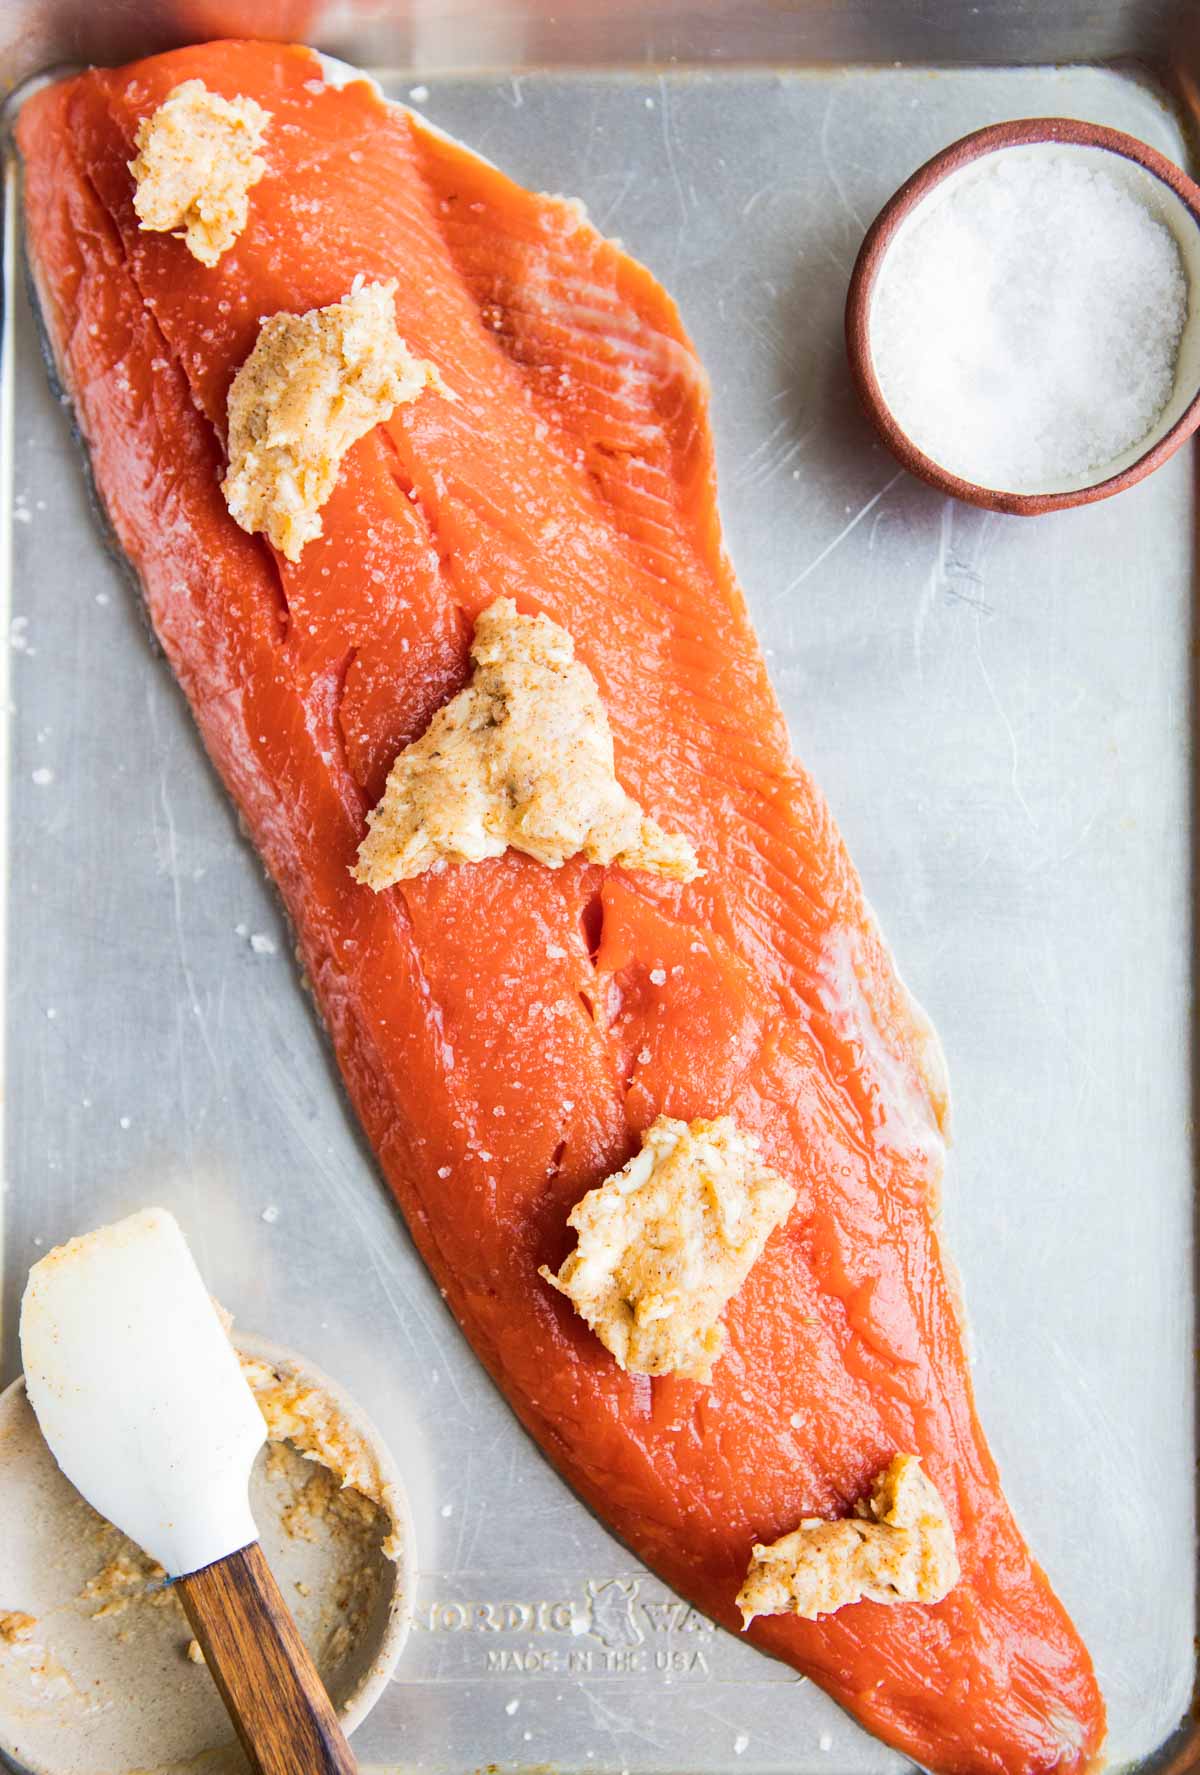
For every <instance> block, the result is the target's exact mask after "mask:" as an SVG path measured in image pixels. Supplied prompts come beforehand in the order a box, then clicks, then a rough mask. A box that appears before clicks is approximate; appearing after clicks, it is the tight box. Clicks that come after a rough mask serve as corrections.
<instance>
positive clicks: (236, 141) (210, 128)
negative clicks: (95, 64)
mask: <svg viewBox="0 0 1200 1775" xmlns="http://www.w3.org/2000/svg"><path fill="white" fill-rule="evenodd" d="M270 121H271V113H270V112H269V111H267V110H264V108H263V106H262V105H260V104H258V103H256V101H255V100H254V99H247V98H243V97H242V96H241V94H239V95H238V96H237V97H236V98H233V99H226V98H222V96H221V94H220V93H218V92H209V90H208V88H207V87H206V86H205V84H204V82H203V80H185V81H184V82H183V84H182V85H181V86H177V87H175V88H174V90H173V91H172V92H170V93H168V95H167V97H166V99H165V101H164V102H163V103H162V104H161V105H160V106H159V107H158V109H157V110H156V111H154V112H152V113H151V115H150V116H149V117H147V118H144V119H143V121H142V122H141V123H140V124H139V125H138V129H137V134H136V135H135V137H134V142H135V144H136V146H137V150H138V154H137V158H136V160H131V161H130V162H129V170H130V172H131V173H132V174H133V176H134V179H135V181H136V185H137V189H136V191H135V192H134V198H133V207H134V209H135V210H136V211H137V215H138V220H139V221H140V223H141V225H142V227H143V228H145V229H148V230H150V231H152V232H153V233H157V234H176V233H181V234H182V235H183V239H184V241H185V243H186V245H187V249H188V251H189V253H191V254H192V255H193V257H194V258H197V259H199V261H200V263H201V264H202V265H208V266H213V265H216V264H217V263H218V261H219V260H220V258H221V255H222V254H223V253H227V252H228V251H229V249H230V247H231V246H232V245H233V243H234V241H235V240H236V239H237V238H238V235H239V234H240V233H241V232H242V230H243V228H245V226H246V219H247V217H248V215H249V213H250V190H251V188H252V187H253V186H254V185H257V183H258V181H259V180H260V179H261V178H262V176H263V174H264V173H265V172H266V170H267V163H266V161H265V160H264V159H263V158H262V156H261V154H259V152H258V150H259V148H261V147H262V144H263V138H264V136H265V135H266V133H267V125H268V124H269V123H270Z"/></svg>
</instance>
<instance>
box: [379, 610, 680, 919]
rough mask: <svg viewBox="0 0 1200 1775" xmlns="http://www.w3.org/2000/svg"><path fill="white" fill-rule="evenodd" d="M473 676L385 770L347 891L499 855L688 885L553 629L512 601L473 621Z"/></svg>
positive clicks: (676, 846) (567, 646)
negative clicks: (629, 789)
mask: <svg viewBox="0 0 1200 1775" xmlns="http://www.w3.org/2000/svg"><path fill="white" fill-rule="evenodd" d="M471 658H472V659H473V660H474V662H475V672H474V675H473V677H472V679H471V682H470V683H469V684H468V685H467V687H466V689H465V690H461V691H459V693H458V695H457V696H456V697H454V698H453V700H452V701H451V702H449V703H447V704H446V707H445V708H444V709H439V710H438V712H437V714H436V715H435V716H434V718H433V720H432V721H431V722H430V724H429V726H428V728H427V729H426V731H425V732H424V733H423V734H422V736H421V738H420V739H419V740H415V741H414V742H413V744H412V745H411V746H406V747H405V749H404V751H403V752H401V754H400V756H399V757H398V758H397V759H396V762H395V763H394V764H393V766H392V769H391V772H390V774H389V776H388V780H387V787H386V789H385V790H384V794H383V799H382V801H381V802H380V803H379V806H378V807H376V808H374V809H373V810H372V812H371V813H370V814H369V815H368V816H367V820H368V825H369V828H370V829H369V831H368V833H367V836H366V837H365V838H364V839H363V841H362V843H361V845H360V846H359V849H358V862H357V864H356V865H355V868H354V874H355V876H356V877H357V879H358V880H359V881H361V882H364V883H365V884H366V885H367V886H368V887H371V888H374V889H375V890H376V891H378V890H379V889H381V888H386V887H391V886H392V885H393V884H394V883H395V882H398V881H411V880H412V879H413V877H414V876H417V875H423V874H424V873H425V871H426V870H427V869H436V868H438V867H440V866H442V865H444V864H446V863H478V862H482V860H483V859H484V858H485V857H499V856H503V854H504V852H505V851H506V850H507V849H508V848H509V846H510V845H511V846H512V848H513V849H514V850H519V851H524V852H525V854H526V856H530V857H536V859H537V860H538V862H539V863H545V864H547V865H548V866H549V867H550V868H551V869H559V868H561V867H562V865H563V864H564V863H565V862H566V861H567V860H568V858H570V857H575V856H579V855H581V854H582V855H583V856H585V857H587V859H588V861H589V862H592V863H617V864H620V865H621V866H622V867H623V868H626V869H645V870H649V871H650V872H651V873H653V874H656V875H667V876H670V877H672V878H673V879H674V880H676V881H691V880H693V878H694V877H695V876H696V875H698V874H699V867H698V865H697V862H696V853H695V851H694V850H693V849H692V847H691V845H690V844H689V843H688V841H687V840H686V838H682V837H680V835H679V834H678V833H675V832H665V831H664V830H663V828H662V827H661V826H660V825H659V824H658V822H657V821H656V820H652V819H650V818H649V817H648V815H646V814H644V813H643V812H642V810H641V808H640V807H639V806H638V804H637V802H636V801H635V800H634V799H633V797H632V796H631V795H628V794H627V793H626V792H625V790H624V789H623V788H622V787H621V785H620V783H619V782H618V781H617V776H616V766H615V761H614V756H613V740H612V732H611V730H610V728H609V725H608V717H607V715H606V714H605V712H604V704H603V703H602V702H601V700H600V691H599V688H598V686H597V684H596V680H595V679H594V678H593V676H592V674H591V673H590V672H589V671H588V669H587V667H586V666H585V665H584V664H583V663H582V662H581V661H580V660H577V659H576V658H575V643H574V642H573V641H572V639H571V637H570V635H568V634H567V632H566V630H565V629H561V628H560V627H559V626H558V624H557V623H553V622H551V621H550V619H549V618H548V617H545V616H523V615H521V613H520V612H519V611H518V610H517V607H516V605H515V604H514V602H513V600H512V599H511V598H497V599H496V600H495V602H494V603H492V604H489V605H488V607H487V609H486V610H485V611H483V613H482V614H481V615H480V617H479V620H478V622H477V623H476V625H475V639H474V640H473V642H472V643H471Z"/></svg>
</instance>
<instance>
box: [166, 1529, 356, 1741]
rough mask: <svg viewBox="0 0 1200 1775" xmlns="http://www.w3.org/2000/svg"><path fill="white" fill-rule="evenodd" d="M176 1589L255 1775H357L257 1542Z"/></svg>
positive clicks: (327, 1702)
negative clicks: (256, 1773)
mask: <svg viewBox="0 0 1200 1775" xmlns="http://www.w3.org/2000/svg"><path fill="white" fill-rule="evenodd" d="M178 1588H179V1594H180V1599H181V1601H182V1603H183V1606H184V1609H185V1610H186V1612H187V1618H188V1620H189V1621H190V1622H191V1624H192V1628H193V1630H194V1632H195V1635H196V1638H197V1639H198V1640H199V1642H200V1648H201V1650H202V1651H203V1653H204V1656H205V1659H206V1660H207V1662H208V1667H209V1669H210V1670H211V1672H212V1674H213V1677H214V1679H215V1681H216V1685H217V1687H218V1689H220V1691H221V1699H222V1700H223V1701H224V1703H225V1705H226V1707H227V1708H228V1709H229V1717H230V1719H231V1720H232V1721H233V1723H234V1725H235V1726H236V1728H237V1735H238V1737H239V1738H240V1739H241V1741H242V1748H243V1750H244V1751H245V1752H246V1755H247V1756H248V1757H249V1759H250V1765H251V1767H252V1768H253V1769H254V1770H256V1771H257V1772H258V1775H326V1772H328V1775H355V1769H356V1765H355V1761H354V1754H353V1752H352V1751H351V1749H350V1746H349V1745H348V1744H347V1743H346V1738H345V1734H344V1733H343V1731H342V1728H341V1726H339V1724H338V1720H337V1715H336V1713H335V1712H334V1710H333V1704H332V1702H331V1701H330V1699H329V1696H328V1695H327V1694H326V1693H325V1689H324V1686H323V1684H322V1682H321V1679H320V1677H319V1676H318V1675H317V1672H316V1667H315V1665H314V1664H313V1661H312V1659H311V1658H310V1657H309V1655H308V1652H307V1651H306V1649H305V1646H304V1642H303V1640H302V1639H301V1638H300V1635H299V1633H297V1631H296V1623H295V1622H294V1621H293V1620H292V1617H291V1615H290V1613H289V1612H288V1607H287V1604H286V1603H285V1602H284V1600H283V1597H282V1596H281V1595H280V1593H279V1586H278V1584H276V1582H275V1580H274V1578H273V1577H272V1576H271V1572H270V1568H269V1567H268V1565H267V1562H266V1559H265V1558H264V1557H263V1550H262V1548H261V1547H260V1546H259V1544H258V1542H257V1541H252V1542H251V1544H250V1546H249V1547H243V1548H242V1549H241V1551H240V1552H239V1553H230V1554H229V1555H228V1556H227V1557H226V1558H225V1559H219V1560H217V1562H216V1564H215V1565H209V1566H205V1567H204V1569H203V1571H199V1572H193V1573H191V1575H190V1576H189V1577H186V1578H181V1579H180V1580H179V1585H178Z"/></svg>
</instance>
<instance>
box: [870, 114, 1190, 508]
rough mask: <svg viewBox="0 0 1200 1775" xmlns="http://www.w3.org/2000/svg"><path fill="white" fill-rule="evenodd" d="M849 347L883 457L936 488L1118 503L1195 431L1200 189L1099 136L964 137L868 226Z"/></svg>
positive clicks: (1061, 123) (1049, 125) (987, 501)
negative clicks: (890, 456) (1115, 499)
mask: <svg viewBox="0 0 1200 1775" xmlns="http://www.w3.org/2000/svg"><path fill="white" fill-rule="evenodd" d="M846 342H847V350H848V352H849V357H850V364H851V370H852V372H853V375H854V379H855V383H856V385H857V387H858V391H859V394H860V396H861V398H862V400H863V403H864V405H865V406H866V409H867V412H868V414H869V415H870V417H871V418H872V420H873V421H874V423H875V425H876V427H877V429H878V430H879V432H880V435H881V436H882V438H883V440H884V442H885V443H886V444H887V445H888V447H889V448H890V449H891V450H892V451H893V453H894V454H895V455H896V456H897V457H898V459H899V460H900V461H901V462H902V463H903V464H904V466H905V467H906V468H908V469H910V470H911V471H912V472H913V473H915V474H917V475H920V476H921V477H922V478H923V479H924V480H926V481H929V482H931V483H932V484H933V485H934V486H935V487H938V488H939V489H940V490H941V491H943V492H945V493H949V494H952V495H954V496H956V497H958V498H960V499H964V500H968V501H970V502H971V503H972V504H975V505H981V506H985V507H989V508H991V509H993V510H997V511H1007V512H1015V513H1019V514H1022V515H1032V514H1035V513H1038V512H1045V511H1054V510H1058V509H1060V508H1062V507H1064V506H1071V505H1082V504H1085V503H1088V502H1090V501H1092V500H1096V499H1104V498H1107V497H1108V496H1109V495H1111V494H1113V493H1119V492H1121V491H1122V490H1123V489H1124V488H1125V487H1128V486H1131V485H1132V484H1133V483H1134V482H1135V481H1139V480H1141V479H1142V478H1143V476H1145V475H1147V474H1149V473H1150V472H1151V471H1152V470H1153V469H1155V468H1157V467H1158V466H1159V465H1160V464H1161V463H1162V462H1165V461H1166V459H1167V457H1168V456H1170V455H1172V454H1173V453H1174V451H1175V450H1177V449H1178V448H1179V446H1180V444H1181V443H1183V441H1184V440H1185V439H1186V438H1187V437H1189V436H1190V435H1191V433H1192V432H1193V431H1194V430H1195V429H1196V426H1197V425H1198V424H1200V187H1197V186H1196V185H1195V184H1194V183H1193V182H1192V180H1191V179H1189V178H1188V177H1187V176H1186V174H1184V173H1182V172H1181V171H1180V169H1179V168H1178V167H1177V166H1174V165H1173V164H1172V163H1171V162H1170V161H1169V160H1167V159H1165V158H1164V156H1163V155H1161V154H1159V153H1157V152H1156V151H1155V150H1154V149H1153V148H1150V147H1148V146H1147V145H1146V144H1145V143H1144V142H1139V141H1137V140H1136V139H1135V138H1134V137H1132V136H1126V135H1122V134H1120V133H1119V132H1118V131H1116V130H1109V129H1104V128H1101V127H1099V126H1098V125H1094V124H1087V123H1075V122H1073V121H1071V120H1069V119H1065V118H1027V119H1024V120H1022V121H1020V122H1017V123H1008V124H998V125H995V126H994V127H992V128H990V129H985V130H979V131H977V132H976V133H975V134H974V135H970V136H965V137H964V138H963V139H962V140H961V141H959V142H956V143H954V144H953V145H952V146H951V147H949V148H947V149H945V150H944V151H943V152H942V153H941V154H938V155H936V156H935V157H934V158H933V159H932V160H931V161H929V162H927V164H926V165H925V166H923V167H922V168H921V169H920V170H919V171H918V172H917V173H915V174H914V175H913V177H912V178H911V179H909V180H908V182H907V183H906V184H905V185H903V186H902V187H901V189H900V190H899V191H898V192H897V193H896V194H895V196H894V197H893V198H892V199H891V200H890V201H889V202H888V204H886V205H885V207H884V209H883V210H882V211H881V212H880V214H879V216H878V217H877V218H876V220H875V222H874V223H873V224H872V226H871V228H870V229H869V231H868V233H867V237H866V239H865V240H864V242H863V245H862V249H861V251H860V253H859V256H858V260H857V262H856V264H855V267H854V272H853V276H852V278H851V282H850V291H849V295H848V298H847V303H846Z"/></svg>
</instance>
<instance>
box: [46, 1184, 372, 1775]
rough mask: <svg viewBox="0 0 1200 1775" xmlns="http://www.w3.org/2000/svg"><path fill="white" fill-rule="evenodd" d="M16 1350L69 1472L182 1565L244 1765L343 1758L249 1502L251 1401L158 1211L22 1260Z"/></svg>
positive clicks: (289, 1767) (117, 1519)
mask: <svg viewBox="0 0 1200 1775" xmlns="http://www.w3.org/2000/svg"><path fill="white" fill-rule="evenodd" d="M21 1354H22V1358H23V1361H24V1366H25V1388H26V1392H27V1394H28V1397H29V1402H30V1404H31V1405H32V1407H33V1409H34V1412H35V1413H36V1414H37V1420H38V1423H39V1425H40V1427H41V1431H42V1434H43V1436H44V1437H45V1439H46V1441H47V1443H48V1444H49V1447H50V1450H51V1453H52V1454H53V1455H54V1458H55V1460H56V1461H57V1462H58V1464H59V1466H60V1467H61V1468H62V1470H63V1472H64V1473H65V1474H66V1476H67V1478H68V1479H70V1480H71V1482H72V1483H73V1484H74V1486H75V1487H76V1489H77V1490H78V1491H80V1492H82V1494H83V1496H84V1497H85V1498H86V1499H87V1500H88V1502H89V1503H90V1504H92V1505H93V1506H94V1508H95V1509H97V1510H99V1511H100V1512H101V1514H102V1515H104V1516H107V1517H108V1519H109V1521H110V1522H112V1523H115V1524H116V1526H117V1527H118V1528H119V1529H121V1530H123V1532H124V1533H125V1534H127V1535H128V1536H129V1537H130V1539H131V1540H133V1541H136V1542H137V1544H138V1545H139V1546H140V1547H142V1548H144V1550H145V1551H146V1552H147V1553H148V1554H150V1556H151V1558H153V1559H156V1560H158V1562H159V1563H160V1565H162V1566H164V1567H165V1568H166V1570H167V1572H168V1573H169V1574H170V1575H171V1577H172V1578H176V1579H178V1580H179V1584H178V1588H179V1594H180V1600H181V1601H182V1603H183V1606H184V1608H185V1610H186V1611H187V1616H188V1619H189V1621H190V1622H191V1624H192V1628H193V1630H194V1632H195V1635H196V1638H197V1639H198V1640H199V1642H200V1645H201V1648H202V1649H203V1651H204V1655H205V1658H206V1660H207V1662H208V1666H209V1669H210V1670H211V1672H212V1674H213V1677H214V1678H215V1680H216V1683H217V1687H218V1688H219V1689H220V1691H221V1695H222V1697H223V1698H224V1701H225V1705H226V1707H227V1708H228V1709H229V1714H230V1717H231V1719H232V1720H233V1723H234V1726H235V1727H236V1729H237V1732H238V1736H239V1737H240V1739H241V1741H242V1744H243V1746H244V1748H245V1751H246V1754H247V1756H248V1757H249V1758H250V1761H251V1764H252V1766H253V1767H254V1768H255V1769H256V1770H259V1771H261V1772H262V1775H324V1772H326V1771H328V1772H330V1775H352V1772H353V1771H354V1768H355V1764H354V1758H353V1756H352V1754H351V1751H350V1747H349V1745H348V1744H347V1743H346V1739H345V1737H344V1735H343V1733H342V1729H341V1727H340V1726H339V1725H338V1721H337V1716H336V1714H335V1713H334V1710H333V1707H332V1704H331V1703H330V1700H329V1697H328V1696H327V1695H326V1693H325V1690H324V1688H323V1687H322V1684H321V1679H320V1677H319V1676H318V1675H317V1672H316V1670H315V1669H314V1667H313V1663H312V1660H311V1659H310V1657H309V1655H308V1653H307V1651H306V1650H305V1648H304V1644H303V1642H302V1641H301V1639H300V1636H299V1634H298V1633H297V1631H296V1626H295V1623H294V1622H293V1620H292V1618H291V1616H290V1614H289V1613H288V1610H287V1607H286V1605H285V1603H284V1601H283V1598H282V1596H281V1595H280V1594H279V1589H278V1586H277V1585H276V1583H275V1580H274V1578H272V1576H271V1573H270V1571H269V1570H268V1567H267V1562H266V1560H265V1559H264V1557H263V1552H262V1548H261V1547H260V1546H259V1545H258V1539H257V1530H256V1529H255V1526H254V1520H253V1518H252V1517H251V1515H250V1505H249V1501H248V1485H249V1479H250V1469H251V1467H252V1465H253V1463H254V1457H255V1455H256V1454H257V1453H258V1450H259V1449H260V1448H261V1446H262V1444H263V1441H264V1438H265V1426H264V1424H263V1419H262V1415H261V1413H260V1412H259V1409H258V1406H257V1405H256V1403H255V1400H254V1395H253V1394H252V1393H251V1391H250V1388H249V1386H248V1385H247V1384H246V1380H245V1378H244V1376H243V1374H242V1371H241V1367H240V1365H239V1363H238V1359H237V1356H236V1354H235V1353H234V1350H233V1346H232V1345H231V1344H230V1342H229V1339H228V1337H227V1336H226V1334H225V1330H224V1328H223V1326H222V1325H221V1322H220V1320H219V1319H218V1317H217V1314H216V1310H215V1309H214V1307H213V1304H212V1301H211V1300H210V1299H209V1295H208V1291H207V1290H206V1288H205V1286H204V1282H203V1280H202V1278H201V1275H200V1272H199V1270H198V1269H197V1268H196V1265H195V1262H194V1261H193V1259H192V1254H191V1252H190V1251H189V1250H188V1248H187V1245H186V1243H185V1241H184V1237H183V1234H182V1233H181V1232H180V1230H179V1226H178V1224H177V1223H176V1221H175V1220H174V1219H173V1218H172V1216H171V1215H170V1214H168V1213H167V1212H166V1210H165V1209H162V1208H147V1209H145V1210H144V1211H143V1212H142V1213H140V1214H132V1215H130V1216H129V1218H128V1219H127V1220H122V1221H118V1222H117V1224H116V1225H115V1226H107V1227H101V1228H100V1230H99V1231H98V1232H94V1233H87V1234H85V1235H84V1237H83V1238H80V1239H72V1240H71V1241H70V1242H69V1243H68V1244H66V1245H60V1246H59V1247H58V1248H57V1249H56V1250H54V1251H51V1252H50V1253H49V1255H48V1256H46V1257H44V1258H42V1260H41V1262H40V1263H37V1264H35V1265H34V1267H33V1269H32V1270H31V1271H30V1273H29V1281H28V1283H27V1285H26V1288H25V1296H24V1299H23V1301H22V1303H21Z"/></svg>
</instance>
